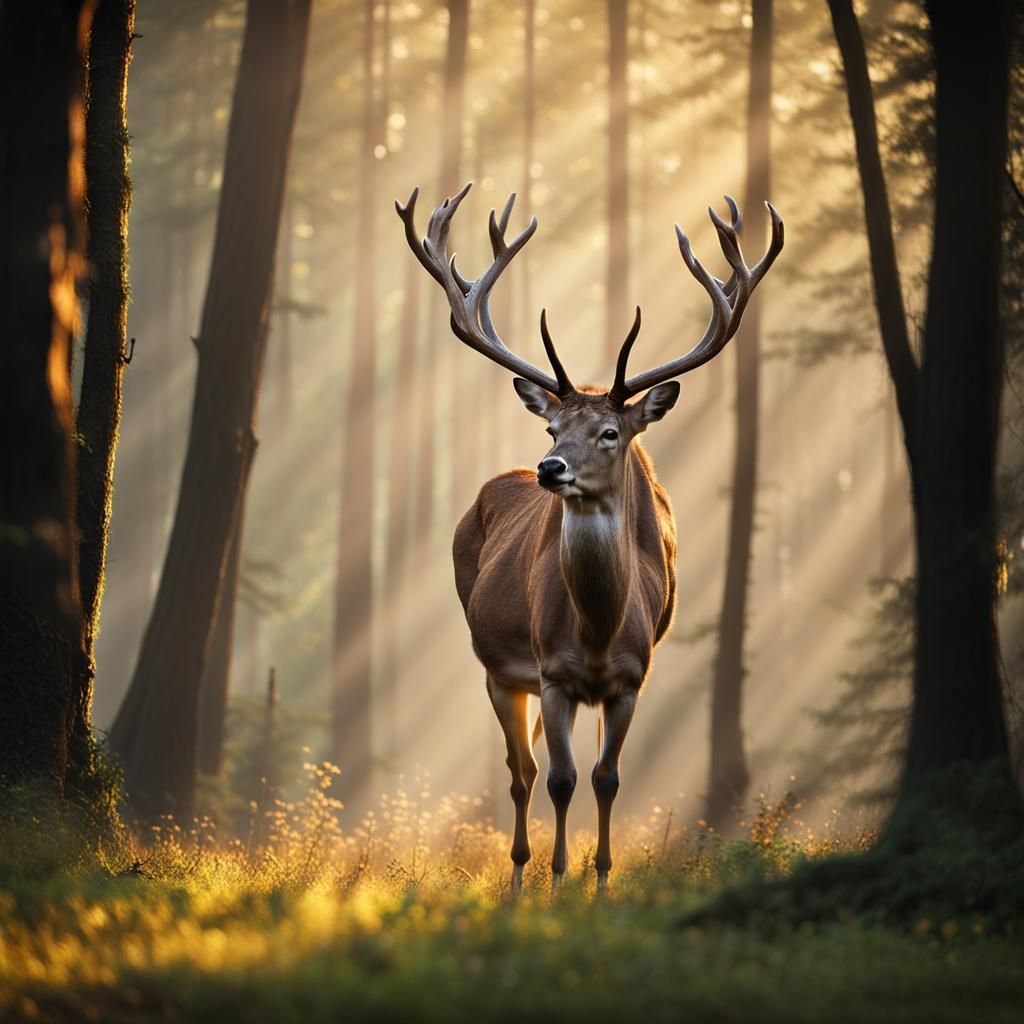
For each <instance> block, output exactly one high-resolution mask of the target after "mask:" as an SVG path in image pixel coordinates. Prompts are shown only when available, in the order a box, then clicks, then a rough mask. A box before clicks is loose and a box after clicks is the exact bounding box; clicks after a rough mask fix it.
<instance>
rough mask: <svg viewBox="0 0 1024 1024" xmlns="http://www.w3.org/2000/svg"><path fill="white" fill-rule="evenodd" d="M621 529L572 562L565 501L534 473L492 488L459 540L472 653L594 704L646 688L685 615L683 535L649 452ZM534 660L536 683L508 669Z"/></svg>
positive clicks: (493, 666)
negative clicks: (655, 654)
mask: <svg viewBox="0 0 1024 1024" xmlns="http://www.w3.org/2000/svg"><path fill="white" fill-rule="evenodd" d="M625 461H626V470H627V472H626V474H625V476H626V480H627V484H628V487H627V490H628V494H627V495H625V496H624V498H625V500H624V502H623V504H624V507H625V509H626V516H625V521H624V523H623V527H624V528H623V529H622V531H621V533H620V535H619V537H618V538H617V543H616V544H615V545H613V546H610V547H609V549H601V548H597V547H595V548H594V549H592V550H586V549H582V550H581V551H579V552H577V554H578V555H579V556H580V557H579V558H578V559H570V560H568V564H567V560H566V559H564V558H563V555H562V550H561V543H560V540H561V530H562V512H563V502H564V501H565V500H574V499H562V498H560V497H559V496H557V495H555V494H551V493H549V492H548V491H545V490H544V489H543V488H542V487H541V486H540V485H539V484H538V483H537V476H536V473H534V472H533V471H531V470H527V469H515V470H512V471H511V472H508V473H503V474H501V475H500V476H497V477H495V478H494V479H493V480H489V481H488V482H487V483H486V484H484V486H483V488H482V489H481V491H480V494H479V496H478V498H477V500H476V502H474V504H473V505H472V507H471V508H470V509H469V511H468V512H467V513H466V514H465V516H464V517H463V518H462V521H461V522H460V523H459V525H458V528H457V529H456V531H455V541H454V545H453V556H454V561H455V583H456V587H457V589H458V593H459V598H460V600H461V601H462V606H463V608H464V610H465V613H466V621H467V622H468V623H469V628H470V633H471V634H472V637H473V649H474V651H475V652H476V655H477V657H478V658H479V659H480V661H481V662H482V663H483V665H484V667H485V668H486V669H487V672H488V673H489V674H490V675H492V676H493V677H494V678H495V679H497V680H499V681H501V682H503V683H506V685H514V686H517V687H519V688H521V689H525V690H528V691H529V692H530V693H534V694H537V693H539V687H540V675H542V674H543V676H544V677H545V678H546V679H550V680H552V681H557V682H559V683H561V684H562V686H564V687H565V689H566V691H567V692H568V693H570V694H571V695H572V697H573V698H574V699H576V700H583V701H585V702H586V703H588V704H593V703H595V702H597V701H600V700H603V699H605V698H606V697H608V696H611V695H613V694H614V693H617V692H621V691H622V690H623V689H636V690H639V688H640V687H641V686H642V685H643V682H644V680H645V679H646V677H647V673H648V669H649V667H650V662H651V653H652V651H653V648H654V646H655V644H657V642H658V641H659V640H660V639H661V638H662V636H664V634H665V631H666V630H667V629H668V626H669V625H670V623H671V621H672V615H673V613H674V610H675V589H676V581H675V554H676V530H675V522H674V521H673V518H672V509H671V504H670V502H669V499H668V495H667V494H666V493H665V490H664V489H663V488H662V487H661V485H660V484H659V483H658V482H657V480H656V478H655V475H654V467H653V465H652V464H651V460H650V458H649V456H648V455H647V453H646V452H645V451H644V450H643V448H642V447H641V446H640V443H639V441H637V440H634V441H633V442H632V443H631V445H630V450H629V452H628V453H627V455H626V459H625ZM529 663H533V664H535V665H536V667H537V672H536V678H535V679H534V680H533V681H532V682H531V681H527V680H525V679H522V678H518V677H516V675H515V672H512V671H509V667H510V666H512V667H518V666H522V665H524V664H529Z"/></svg>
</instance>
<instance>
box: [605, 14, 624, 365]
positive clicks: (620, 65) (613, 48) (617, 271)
mask: <svg viewBox="0 0 1024 1024" xmlns="http://www.w3.org/2000/svg"><path fill="white" fill-rule="evenodd" d="M628 51H629V2H628V0H608V276H607V280H606V284H605V303H606V304H605V348H606V349H607V352H608V357H609V358H610V359H614V358H615V356H616V354H617V353H618V350H619V346H620V345H621V344H622V338H623V336H624V335H625V332H626V329H627V328H628V326H629V325H628V323H627V322H626V307H627V301H628V300H627V296H628V295H629V153H628V147H629V123H628V117H629V88H628V85H627V82H626V71H627V68H628V63H629V52H628Z"/></svg>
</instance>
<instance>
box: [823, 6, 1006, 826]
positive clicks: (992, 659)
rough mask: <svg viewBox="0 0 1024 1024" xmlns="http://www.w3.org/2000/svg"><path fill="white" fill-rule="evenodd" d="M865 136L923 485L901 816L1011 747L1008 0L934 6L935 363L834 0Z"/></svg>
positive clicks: (869, 102) (899, 380)
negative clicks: (1003, 460) (1001, 513)
mask: <svg viewBox="0 0 1024 1024" xmlns="http://www.w3.org/2000/svg"><path fill="white" fill-rule="evenodd" d="M829 7H830V10H831V12H832V19H833V26H834V28H835V34H836V39H837V42H838V43H839V47H840V52H841V54H842V57H843V65H844V69H845V73H846V83H847V98H848V100H849V105H850V114H851V119H852V121H853V126H854V134H855V138H856V143H857V154H858V166H859V168H860V174H861V186H862V190H863V193H864V205H865V216H866V221H867V224H868V231H869V242H870V250H871V260H872V272H873V274H874V279H875V293H876V294H875V299H876V305H877V307H878V311H879V321H880V324H881V328H882V342H883V348H884V351H885V355H886V360H887V363H888V365H889V371H890V376H891V377H892V380H893V384H894V387H895V390H896V403H897V408H898V410H899V414H900V419H901V422H902V424H903V433H904V440H905V444H906V448H907V457H908V462H909V464H910V470H911V477H912V480H913V489H914V494H915V499H916V500H915V507H914V526H915V540H916V550H917V572H918V586H917V594H916V598H915V617H916V643H915V656H914V683H913V703H912V711H911V725H910V735H909V742H908V748H907V755H906V764H905V767H904V772H903V777H902V783H901V789H900V802H899V804H898V805H897V812H896V817H895V818H894V820H897V819H898V818H899V815H900V812H901V811H902V810H905V809H906V807H908V806H911V805H913V804H914V800H913V797H914V795H915V793H916V791H917V790H918V789H919V787H921V786H922V785H923V784H924V783H925V782H927V780H928V779H929V778H930V777H931V776H932V775H933V774H934V773H935V772H936V771H939V770H942V769H946V768H949V767H950V766H951V765H954V764H956V763H957V762H961V761H966V762H972V763H974V764H979V763H983V762H986V761H991V760H994V759H996V760H997V759H1002V758H1005V757H1006V754H1007V749H1008V743H1007V735H1006V724H1005V716H1004V709H1003V698H1002V675H1001V670H1000V655H999V642H998V636H997V632H996V623H995V598H996V570H997V566H996V531H995V457H996V445H997V438H998V429H999V422H1000V417H999V409H1000V399H1001V392H1002V370H1003V337H1002V327H1001V323H1000V306H999V286H1000V285H999V282H1000V264H1001V243H1002V217H1003V207H1002V199H1003V189H1004V186H1005V180H1004V166H1005V158H1006V140H1007V103H1008V90H1009V37H1010V19H1009V5H1008V4H1007V3H992V4H989V5H986V6H985V7H984V8H979V9H970V10H968V9H966V8H963V7H961V6H958V5H953V4H942V3H930V4H928V5H927V11H928V17H929V21H930V24H931V36H932V43H933V47H934V53H935V67H936V94H935V129H936V181H935V228H934V239H933V249H932V262H931V268H930V272H929V278H928V304H927V314H926V320H925V329H924V338H923V343H922V357H921V361H920V366H918V365H917V364H916V363H915V360H914V356H913V353H912V351H911V349H910V346H909V341H908V339H907V332H906V322H905V319H903V313H902V299H901V297H900V291H899V278H898V274H897V271H896V263H895V254H894V249H893V245H892V227H891V221H890V217H889V213H888V203H887V200H886V196H885V182H884V177H883V174H882V168H881V160H880V157H879V153H878V140H877V130H876V128H875V118H874V109H873V98H872V94H871V87H870V80H869V78H868V72H867V60H866V56H865V53H864V44H863V40H862V38H861V35H860V28H859V26H858V24H857V21H856V18H855V16H854V14H853V10H852V6H851V4H850V2H849V0H829Z"/></svg>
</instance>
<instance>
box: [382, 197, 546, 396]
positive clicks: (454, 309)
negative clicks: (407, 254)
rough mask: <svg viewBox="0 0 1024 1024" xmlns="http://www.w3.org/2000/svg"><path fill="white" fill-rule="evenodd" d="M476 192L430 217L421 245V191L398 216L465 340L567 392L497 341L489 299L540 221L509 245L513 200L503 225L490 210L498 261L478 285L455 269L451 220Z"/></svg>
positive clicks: (453, 199)
mask: <svg viewBox="0 0 1024 1024" xmlns="http://www.w3.org/2000/svg"><path fill="white" fill-rule="evenodd" d="M471 187H472V182H470V183H468V184H467V185H466V186H465V187H464V188H463V189H462V190H461V191H459V192H457V193H456V194H455V195H454V196H452V197H450V198H448V199H445V200H444V202H443V203H441V205H440V206H438V207H437V208H436V209H435V210H434V211H433V213H432V214H431V215H430V220H429V221H428V224H427V234H426V237H425V238H424V239H423V240H422V241H420V240H419V239H417V237H416V229H415V224H414V215H415V210H416V199H417V197H418V195H419V189H413V191H412V194H411V195H410V197H409V200H408V202H407V203H406V204H405V205H404V206H402V204H401V203H398V202H396V203H395V211H396V212H397V214H398V216H399V217H400V218H401V220H402V222H403V223H404V224H405V237H406V241H407V242H408V244H409V248H410V249H412V251H413V254H414V255H415V257H416V259H418V260H419V262H420V263H421V264H422V265H423V267H424V268H425V269H426V270H427V272H428V273H429V274H430V276H431V277H433V278H434V280H435V281H437V282H438V284H440V285H441V287H442V288H443V289H444V291H445V295H446V296H447V298H448V305H449V307H450V309H451V328H452V332H453V333H454V334H455V336H456V337H457V338H459V340H460V341H462V342H464V343H465V344H466V345H468V346H469V347H470V348H473V349H475V350H476V351H477V352H479V353H481V355H485V356H487V358H488V359H490V360H492V361H493V362H495V363H498V365H499V366H503V367H505V369H507V370H511V371H512V372H513V373H516V374H518V375H519V376H521V377H524V378H525V379H526V380H529V381H531V382H532V383H534V384H536V385H538V386H539V387H542V388H544V389H545V390H546V391H550V392H551V393H552V394H554V395H557V394H560V393H562V382H561V381H560V380H555V379H554V378H552V377H549V376H548V375H547V374H546V373H543V372H542V371H541V370H539V369H537V367H535V366H533V365H532V364H531V363H528V362H527V361H526V360H525V359H521V358H520V357H519V356H517V355H516V354H515V353H514V352H511V351H510V350H509V349H508V348H507V346H506V345H505V343H504V342H503V341H502V340H501V338H500V337H499V336H498V332H497V331H496V330H495V329H494V324H493V322H492V320H491V315H490V310H489V308H488V298H489V296H490V292H491V289H492V288H493V287H494V285H495V283H496V282H497V280H498V278H499V277H500V276H501V273H502V271H503V270H504V269H505V267H507V266H508V264H509V263H510V262H511V261H512V260H513V258H514V257H515V256H516V254H517V253H518V252H519V250H520V249H522V247H523V246H524V245H526V243H527V242H528V241H529V240H530V238H531V237H532V236H533V233H534V232H535V231H536V230H537V218H536V217H534V218H533V220H531V221H530V223H529V224H528V225H527V226H526V227H525V228H524V229H523V230H522V231H521V232H520V233H519V234H518V235H516V237H515V238H514V239H512V241H511V242H510V243H508V244H506V242H505V229H506V228H507V226H508V220H509V217H510V215H511V213H512V203H513V201H514V199H515V196H512V197H511V198H510V199H509V201H508V202H507V203H506V204H505V208H504V210H503V211H502V214H501V219H500V221H499V220H498V218H497V217H496V215H495V212H494V211H493V210H492V211H491V216H490V222H489V225H488V227H489V231H490V236H491V247H492V249H493V250H494V261H493V262H492V263H491V265H490V266H489V267H488V268H487V269H486V270H485V271H484V272H483V274H481V275H480V277H478V278H477V279H476V280H475V281H472V280H470V279H468V278H466V277H464V276H463V275H462V274H461V273H460V272H459V270H458V268H457V267H456V265H455V257H454V256H451V257H449V255H448V236H449V233H450V231H451V225H452V220H453V218H454V216H455V213H456V211H457V210H458V208H459V205H460V204H461V202H462V200H463V199H465V198H466V195H467V194H468V193H469V190H470V188H471Z"/></svg>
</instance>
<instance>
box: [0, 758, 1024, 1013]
mask: <svg viewBox="0 0 1024 1024" xmlns="http://www.w3.org/2000/svg"><path fill="white" fill-rule="evenodd" d="M316 771H319V772H321V774H319V775H317V774H316ZM316 771H315V772H314V781H315V785H314V787H313V789H312V790H311V793H310V794H309V796H308V797H307V798H304V799H303V800H301V801H299V802H297V803H294V804H279V805H278V806H277V808H276V809H275V810H274V811H273V812H272V813H271V816H270V820H269V821H268V823H267V824H266V825H265V828H266V832H267V834H266V837H265V839H264V837H262V836H257V835H255V834H254V835H252V836H250V837H249V839H248V841H246V842H243V841H240V840H234V841H232V842H224V841H221V840H218V838H217V836H216V832H215V830H214V829H213V828H212V826H211V825H210V823H209V822H206V821H204V822H201V823H199V824H197V826H196V828H194V829H192V830H189V831H188V832H183V831H182V830H180V829H179V828H177V827H175V826H173V825H170V824H168V825H167V826H165V827H164V828H163V829H161V830H157V831H156V832H155V833H154V837H153V839H154V841H153V842H152V843H151V844H149V845H148V846H147V847H145V849H144V850H136V849H131V848H128V849H122V850H121V851H119V852H118V853H117V854H116V856H115V855H111V854H109V853H108V854H106V855H105V856H106V857H107V858H108V859H107V863H106V867H105V869H102V870H101V869H100V868H98V867H97V866H96V863H95V861H94V862H92V864H83V865H82V866H79V867H77V868H74V869H71V870H68V869H62V870H59V871H51V870H44V868H45V864H43V863H42V862H43V861H44V860H45V859H46V856H47V854H50V855H52V854H53V853H54V850H53V849H52V846H53V842H52V837H51V838H50V839H47V840H46V841H45V842H44V841H43V839H44V837H37V839H38V840H39V842H38V844H37V846H36V852H35V853H34V854H32V862H26V861H25V860H21V861H20V863H18V864H13V863H8V864H7V865H6V866H4V865H0V1020H3V1021H5V1022H6V1021H11V1022H14V1021H79V1020H85V1021H129V1020H131V1021H144V1020H154V1021H156V1020H159V1021H207V1020H209V1021H266V1022H275V1024H282V1022H289V1021H296V1022H303V1024H310V1022H315V1021H321V1020H324V1021H327V1020H332V1021H333V1020H349V1021H362V1020H367V1021H369V1020H373V1021H388V1020H395V1021H399V1020H401V1021H419V1020H423V1021H451V1020H454V1021H459V1020H481V1019H483V1020H489V1021H490V1020H494V1021H503V1020H515V1021H522V1020H524V1019H526V1018H529V1019H530V1020H534V1021H544V1020H553V1019H558V1020H561V1021H567V1020H580V1021H583V1020H586V1021H591V1022H593V1021H603V1020H647V1021H654V1020H666V1021H676V1020H680V1019H686V1020H692V1021H719V1022H723V1021H737V1022H739V1021H743V1022H747V1021H787V1022H788V1021H808V1022H824V1021H829V1022H839V1021H886V1022H889V1021H929V1022H941V1021H972V1022H977V1021H1019V1020H1022V1019H1024V1010H1022V1006H1024V969H1022V968H1024V942H1022V940H1021V938H1020V935H1019V933H1018V934H1015V933H1014V930H1013V929H1012V928H1010V929H1007V928H1005V927H1003V928H1001V929H1000V931H999V933H998V934H993V933H992V932H991V929H990V926H989V925H988V923H987V922H986V920H985V919H983V918H981V917H972V916H969V915H968V916H961V917H959V918H949V919H934V920H933V919H930V918H929V917H926V916H922V917H921V918H919V919H918V920H916V921H913V922H910V923H907V922H904V923H902V924H898V925H897V924H895V923H892V924H886V923H885V922H884V920H883V921H878V920H875V921H873V922H868V921H865V920H862V919H858V918H856V917H854V916H853V915H852V914H850V913H848V912H844V911H843V910H842V908H839V909H838V911H837V914H836V916H835V919H834V920H833V921H831V922H829V923H822V922H820V921H819V922H817V923H812V922H802V923H799V924H790V925H786V926H781V925H775V926H773V925H771V924H770V923H760V924H758V925H757V926H756V927H750V926H746V927H740V926H736V925H726V924H714V923H711V924H707V923H704V924H703V925H702V926H701V927H696V926H694V925H693V924H692V920H691V915H692V914H693V913H694V912H695V911H697V910H699V909H701V908H703V907H706V906H707V904H708V902H709V900H711V899H713V898H714V897H715V895H716V894H718V893H720V892H722V891H724V890H728V889H730V888H731V887H735V886H736V885H742V884H744V883H746V882H749V881H750V880H751V879H758V878H760V879H764V878H772V877H787V876H788V875H789V874H790V873H791V872H792V871H793V870H794V869H796V868H797V867H798V866H799V865H800V864H801V863H803V862H804V861H806V860H807V859H809V858H810V859H814V858H819V857H822V856H831V855H835V854H837V853H843V852H855V851H856V850H857V849H860V848H863V846H864V845H865V844H866V843H867V842H868V837H864V836H861V837H848V838H847V839H846V840H843V839H839V838H836V837H830V838H826V839H816V838H814V837H812V836H810V835H809V834H807V833H806V832H800V831H799V830H793V829H792V828H790V827H789V824H788V823H787V821H786V817H787V815H786V810H785V808H773V807H771V806H768V805H766V804H765V805H762V807H761V809H760V811H759V813H758V814H757V815H756V816H755V817H754V818H753V820H752V821H751V823H750V824H749V825H748V826H747V832H746V835H745V836H744V838H743V839H740V840H735V841H724V840H721V839H719V838H718V837H716V836H715V834H713V833H710V832H709V831H707V830H705V829H702V828H698V829H696V830H694V831H692V832H690V831H687V832H683V833H679V832H677V833H671V832H670V824H671V823H670V822H665V821H664V820H659V819H657V818H655V819H653V820H651V821H650V822H646V823H641V824H638V823H635V822H634V823H631V824H630V826H628V832H623V834H621V835H620V836H619V850H618V863H617V865H616V867H615V869H614V870H613V873H612V883H611V885H610V887H609V889H608V890H607V891H606V892H604V893H597V892H595V884H594V873H593V863H592V858H593V839H592V837H590V836H586V835H579V836H577V837H576V841H575V842H574V844H573V850H574V852H575V856H574V859H573V863H572V865H571V868H570V873H569V876H568V880H567V882H566V883H565V884H564V886H563V887H562V889H561V890H560V891H559V892H557V893H554V894H553V893H552V892H551V890H550V883H549V880H548V872H547V871H546V869H545V864H546V860H547V857H548V856H549V851H550V834H549V833H548V832H546V831H545V830H544V828H543V826H541V825H538V826H537V828H536V829H535V831H536V833H537V836H536V839H537V841H536V842H535V847H534V853H535V859H534V861H533V862H532V863H531V865H530V866H528V868H527V872H526V886H525V888H524V891H523V893H522V894H521V896H520V897H519V898H518V899H515V900H513V899H510V898H509V897H508V895H507V884H508V876H509V861H508V855H507V847H508V838H507V837H506V836H505V835H503V834H502V833H500V832H497V831H495V830H494V829H493V828H492V827H491V826H490V825H489V824H488V823H486V822H481V821H472V820H468V819H470V818H471V817H472V813H471V810H472V802H471V801H466V800H465V799H462V800H461V801H460V800H442V801H440V802H438V803H435V804H433V805H431V806H430V807H429V809H428V807H427V805H426V803H424V802H421V801H419V800H412V799H409V798H408V797H407V796H405V795H404V794H399V796H398V798H396V799H394V800H392V801H390V802H389V803H385V805H384V806H383V807H382V810H381V812H380V813H379V814H378V815H377V816H376V817H375V818H370V819H367V820H366V821H364V825H363V827H362V828H360V829H359V830H357V831H356V832H355V833H354V834H352V835H351V836H349V835H345V834H343V833H341V832H340V830H339V829H338V826H337V818H336V816H335V814H334V806H333V804H332V802H331V801H330V799H329V798H328V797H327V795H326V794H327V789H328V785H329V781H330V773H329V772H323V771H322V770H321V769H317V770H316ZM112 856H113V858H114V859H110V858H111V857H112ZM101 859H102V858H101ZM33 867H35V868H37V869H38V870H35V871H33ZM33 875H34V876H35V877H31V876H33Z"/></svg>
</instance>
